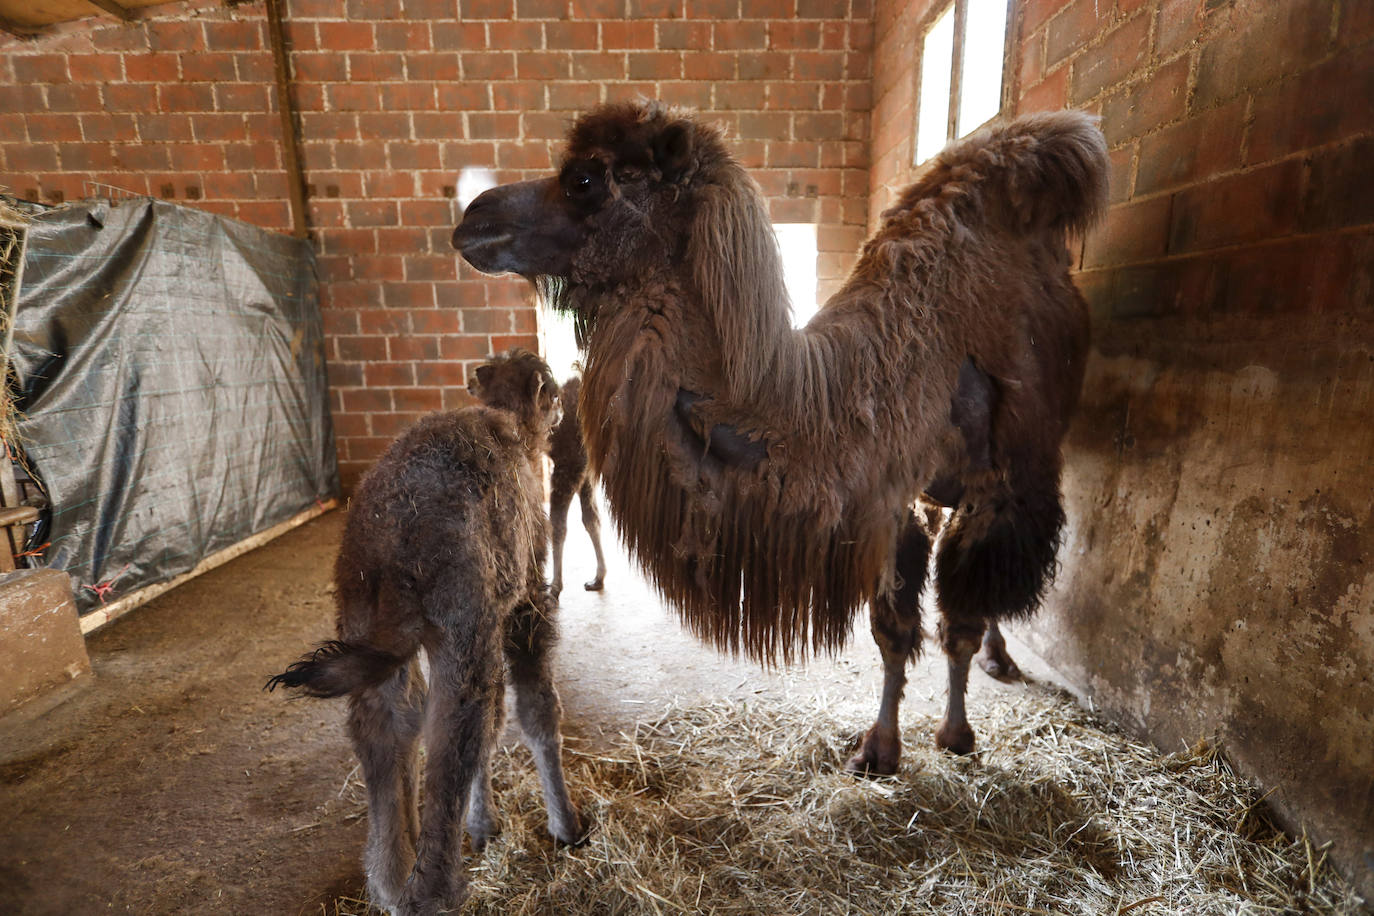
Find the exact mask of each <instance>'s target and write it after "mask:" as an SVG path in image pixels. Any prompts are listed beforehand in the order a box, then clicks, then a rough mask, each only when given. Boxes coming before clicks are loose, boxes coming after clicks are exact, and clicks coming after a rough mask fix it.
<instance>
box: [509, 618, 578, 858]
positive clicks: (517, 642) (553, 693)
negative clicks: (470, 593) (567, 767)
mask: <svg viewBox="0 0 1374 916" xmlns="http://www.w3.org/2000/svg"><path fill="white" fill-rule="evenodd" d="M550 610H551V609H546V608H542V607H538V606H536V605H534V604H525V605H522V606H520V607H517V608H516V609H515V611H514V613H512V615H511V618H510V621H509V623H508V625H507V630H506V646H505V648H506V661H507V663H508V665H509V668H510V679H511V685H512V686H513V687H514V688H515V714H516V720H517V721H518V722H519V723H520V731H521V733H522V735H523V736H524V739H525V744H526V746H527V747H529V749H530V753H531V754H532V755H533V756H534V765H535V768H536V769H537V770H538V771H539V784H540V786H541V788H542V789H543V792H544V807H545V809H546V810H547V811H548V816H549V833H550V834H552V835H553V836H554V837H555V838H556V839H557V840H559V841H560V842H562V843H566V844H568V845H570V846H571V845H576V844H577V843H579V842H581V841H582V838H583V834H584V831H583V825H582V818H581V816H580V815H579V814H578V813H577V809H576V808H574V807H573V804H572V800H571V799H570V798H569V797H568V786H567V781H566V780H565V779H564V776H563V735H562V731H561V726H560V720H561V718H562V711H563V709H562V705H561V703H560V702H559V699H558V691H557V690H556V689H555V688H554V685H553V673H552V668H551V665H550V658H549V653H550V650H551V649H552V648H553V645H554V642H555V640H556V639H557V628H556V626H555V625H554V621H553V618H552V617H551V616H550Z"/></svg>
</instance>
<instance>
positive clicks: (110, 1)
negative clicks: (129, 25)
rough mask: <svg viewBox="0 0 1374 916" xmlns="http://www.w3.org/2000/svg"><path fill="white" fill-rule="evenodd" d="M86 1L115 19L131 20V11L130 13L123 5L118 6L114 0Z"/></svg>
mask: <svg viewBox="0 0 1374 916" xmlns="http://www.w3.org/2000/svg"><path fill="white" fill-rule="evenodd" d="M86 2H87V3H89V4H91V6H97V7H99V8H100V9H102V10H104V11H105V12H107V13H109V14H110V15H111V16H113V17H115V18H116V19H121V20H123V21H124V22H131V21H133V18H134V15H133V13H130V12H129V11H128V9H126V8H125V7H122V6H120V5H119V4H118V3H116V2H115V0H86Z"/></svg>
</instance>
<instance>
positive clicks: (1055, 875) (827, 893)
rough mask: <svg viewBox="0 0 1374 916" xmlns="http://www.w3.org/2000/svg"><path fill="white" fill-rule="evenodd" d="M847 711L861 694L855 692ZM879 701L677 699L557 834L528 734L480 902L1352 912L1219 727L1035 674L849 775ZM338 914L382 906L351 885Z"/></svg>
mask: <svg viewBox="0 0 1374 916" xmlns="http://www.w3.org/2000/svg"><path fill="white" fill-rule="evenodd" d="M846 707H847V708H846ZM862 717H863V711H862V710H861V709H859V708H858V707H857V706H856V705H854V704H852V703H845V704H836V703H830V702H827V701H826V700H825V699H824V698H821V699H812V700H807V701H804V702H787V701H785V700H782V699H773V698H761V699H760V700H759V701H757V702H751V703H747V704H738V705H737V704H728V703H717V704H709V705H700V706H675V707H673V708H670V709H668V710H667V711H666V712H664V713H663V715H662V716H660V717H658V718H657V719H655V720H652V721H649V722H644V723H641V724H640V725H638V726H637V727H636V728H635V729H634V730H633V731H632V732H629V733H626V734H623V735H621V736H620V737H619V739H617V740H616V741H614V742H612V746H611V747H609V748H600V747H599V746H598V747H597V748H593V747H591V746H589V745H587V744H586V743H584V742H579V741H575V740H571V739H570V740H569V741H568V749H567V753H566V766H567V775H568V780H569V782H570V784H571V786H572V789H573V793H574V800H575V801H576V802H578V804H580V805H581V806H582V808H583V810H584V811H585V812H586V813H588V814H589V815H590V817H591V820H592V822H593V824H594V831H593V833H592V835H591V837H590V838H589V840H588V842H587V843H586V845H585V846H583V847H581V848H579V849H574V850H567V849H556V848H555V847H554V846H553V844H552V841H551V840H550V839H549V837H548V836H547V834H546V833H545V827H544V811H543V805H542V802H541V801H540V793H539V785H538V780H537V778H536V777H535V775H534V772H533V767H532V766H531V764H530V761H529V759H528V755H527V754H526V753H525V751H524V750H523V748H514V749H509V750H507V751H506V752H504V753H502V754H500V755H498V758H497V761H496V792H497V795H498V807H499V810H500V812H501V814H502V817H503V833H502V835H501V836H500V837H499V838H498V839H497V840H496V841H495V842H493V843H492V844H491V845H490V846H489V847H488V849H487V850H486V852H485V853H484V854H483V855H482V856H480V857H476V858H468V860H467V865H468V866H469V869H470V877H471V879H472V891H473V894H472V899H471V900H470V901H469V903H468V905H467V906H466V907H465V908H464V912H465V913H473V914H502V916H515V914H544V913H596V914H644V913H662V914H668V913H714V914H741V916H743V914H749V916H753V914H760V913H768V914H775V913H776V914H783V913H785V914H868V913H872V914H889V913H898V912H900V913H912V914H926V913H929V914H942V916H945V914H969V916H973V914H978V916H986V914H997V913H1006V914H1023V913H1041V914H1084V916H1099V914H1126V913H1131V914H1135V916H1146V914H1151V913H1154V914H1165V913H1169V914H1174V913H1189V914H1237V913H1246V914H1248V913H1255V914H1259V913H1330V914H1354V913H1358V912H1360V911H1361V902H1360V900H1359V898H1358V897H1356V895H1355V894H1354V892H1353V890H1352V889H1351V887H1350V886H1349V885H1347V884H1346V883H1344V882H1343V881H1342V880H1341V879H1340V878H1339V876H1337V875H1336V874H1335V873H1334V872H1333V871H1332V870H1331V869H1330V868H1329V867H1328V866H1327V865H1326V862H1325V856H1324V854H1323V852H1322V850H1320V849H1316V848H1313V846H1312V845H1311V843H1310V842H1309V841H1308V840H1307V839H1306V838H1305V837H1302V838H1293V837H1289V836H1286V835H1285V834H1284V833H1283V832H1282V831H1281V830H1279V829H1278V828H1277V826H1276V825H1275V824H1274V822H1273V821H1272V820H1271V819H1270V818H1269V816H1268V814H1267V813H1266V811H1265V808H1264V805H1263V798H1262V796H1261V795H1260V794H1259V793H1258V792H1257V791H1256V789H1255V788H1254V787H1252V786H1250V785H1249V784H1248V783H1246V782H1245V781H1244V780H1242V779H1240V778H1239V777H1238V776H1237V775H1236V774H1235V773H1234V772H1233V771H1232V769H1231V768H1230V767H1229V766H1228V765H1227V763H1226V760H1225V758H1224V756H1223V755H1222V754H1221V752H1220V749H1219V748H1218V747H1217V746H1216V745H1215V744H1212V743H1207V742H1201V743H1199V744H1198V745H1197V746H1196V747H1194V748H1192V749H1190V750H1189V751H1187V752H1184V753H1180V754H1173V755H1169V756H1161V755H1159V754H1158V753H1157V752H1156V751H1155V750H1154V749H1153V748H1150V747H1148V746H1146V745H1143V744H1140V743H1138V742H1136V741H1133V740H1132V739H1130V738H1129V737H1127V736H1125V735H1123V734H1121V733H1120V732H1119V731H1117V730H1115V729H1113V728H1112V727H1111V726H1109V725H1107V724H1105V723H1103V722H1100V721H1098V720H1096V719H1095V718H1094V717H1093V716H1091V715H1090V714H1089V713H1087V712H1086V711H1084V710H1082V709H1080V708H1079V707H1077V706H1076V705H1074V703H1073V702H1072V701H1071V700H1070V699H1069V698H1067V697H1066V696H1063V695H1059V694H1055V693H1051V692H1049V691H1046V690H1043V689H1040V688H1038V687H1032V688H1030V689H1028V690H1026V691H1025V692H1023V693H1021V694H1018V695H1007V696H1004V697H999V698H997V699H996V700H994V701H993V702H992V703H990V704H988V705H987V706H985V707H984V708H983V710H982V711H981V715H979V716H976V717H975V718H976V719H977V720H979V721H976V722H975V726H976V727H977V729H978V732H979V734H980V736H981V737H982V739H983V742H984V743H983V749H982V750H981V751H980V752H979V753H978V754H976V755H974V756H973V757H970V758H957V757H953V756H950V755H947V754H944V753H942V752H939V751H936V750H935V749H934V748H932V747H931V746H930V739H929V735H928V734H927V732H928V730H929V724H923V725H922V726H921V727H919V728H916V727H913V728H910V729H908V733H907V734H906V735H905V736H904V737H905V741H906V744H907V755H906V757H905V760H904V764H903V767H902V770H901V772H899V773H898V774H897V775H896V776H893V777H888V778H882V779H876V780H860V779H856V778H854V777H851V776H849V775H847V774H845V773H843V772H842V771H841V770H840V766H841V763H842V761H844V760H845V759H846V756H847V754H848V752H849V751H850V750H851V749H852V746H853V744H854V743H855V741H856V738H857V736H856V735H854V734H853V732H852V725H853V723H854V722H858V721H863V718H862ZM336 912H337V913H340V914H344V913H347V914H359V916H361V914H365V913H369V912H370V911H369V910H368V909H367V907H366V905H365V904H363V903H361V902H359V901H338V902H337V903H336Z"/></svg>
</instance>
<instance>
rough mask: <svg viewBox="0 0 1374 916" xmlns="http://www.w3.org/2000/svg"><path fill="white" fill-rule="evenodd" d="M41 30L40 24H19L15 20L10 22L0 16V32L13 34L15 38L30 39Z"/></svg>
mask: <svg viewBox="0 0 1374 916" xmlns="http://www.w3.org/2000/svg"><path fill="white" fill-rule="evenodd" d="M41 31H43V29H42V27H41V26H40V27H34V26H21V25H19V24H18V23H17V22H10V21H9V20H8V19H6V18H5V17H3V16H0V32H4V33H5V34H7V35H13V36H14V37H15V38H19V39H22V40H24V41H32V40H33V39H34V38H36V37H37V36H38V33H40V32H41Z"/></svg>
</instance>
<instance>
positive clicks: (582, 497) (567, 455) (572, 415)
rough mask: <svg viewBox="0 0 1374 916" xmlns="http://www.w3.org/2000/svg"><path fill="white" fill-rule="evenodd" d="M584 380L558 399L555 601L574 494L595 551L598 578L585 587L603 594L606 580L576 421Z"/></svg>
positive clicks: (553, 488) (592, 482)
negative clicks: (579, 393)
mask: <svg viewBox="0 0 1374 916" xmlns="http://www.w3.org/2000/svg"><path fill="white" fill-rule="evenodd" d="M581 387H582V380H581V379H580V378H578V377H577V376H573V377H572V378H570V379H568V380H567V381H566V382H564V383H563V390H562V391H561V392H560V393H559V396H558V399H559V401H561V402H562V404H563V419H562V420H560V421H559V423H558V426H556V427H555V428H554V431H553V439H552V444H551V445H550V446H549V457H550V458H552V459H553V474H552V475H550V478H551V479H550V486H549V521H550V522H552V524H553V581H551V582H550V583H549V594H551V595H553V600H555V601H557V600H558V597H559V596H560V595H562V594H563V542H564V541H566V540H567V539H568V509H569V508H570V507H571V506H572V498H573V494H576V495H577V499H578V501H579V502H580V503H581V504H582V527H584V528H586V529H587V536H588V537H590V538H591V539H592V549H593V550H595V551H596V578H594V579H592V580H591V581H590V582H588V583H586V585H584V586H583V587H584V588H586V589H587V591H589V592H599V591H601V587H602V585H603V584H604V583H605V581H606V555H605V554H603V553H602V552H601V513H600V512H599V511H597V508H596V475H594V474H593V473H592V472H591V470H590V468H588V466H587V448H586V446H585V445H583V443H582V425H581V424H580V423H579V422H578V419H577V399H578V391H579V389H580V388H581Z"/></svg>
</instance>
